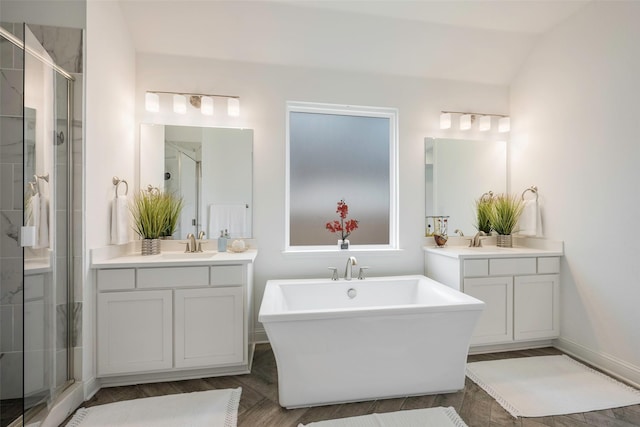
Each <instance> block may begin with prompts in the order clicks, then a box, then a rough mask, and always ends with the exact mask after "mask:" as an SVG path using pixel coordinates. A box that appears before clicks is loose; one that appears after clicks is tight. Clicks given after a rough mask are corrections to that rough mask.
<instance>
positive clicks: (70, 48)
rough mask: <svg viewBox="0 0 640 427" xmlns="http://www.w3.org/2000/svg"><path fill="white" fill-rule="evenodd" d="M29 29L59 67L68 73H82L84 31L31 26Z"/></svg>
mask: <svg viewBox="0 0 640 427" xmlns="http://www.w3.org/2000/svg"><path fill="white" fill-rule="evenodd" d="M29 29H30V30H31V32H32V33H33V35H34V36H36V38H37V39H38V41H39V42H40V44H41V45H42V47H44V48H45V50H46V51H47V52H48V53H49V55H50V56H51V58H52V59H53V61H54V62H55V63H56V64H57V65H58V66H60V67H61V68H63V69H64V70H65V71H67V72H68V73H81V72H82V30H79V29H76V28H61V27H50V26H45V25H31V24H29Z"/></svg>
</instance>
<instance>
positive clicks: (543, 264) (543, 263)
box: [538, 257, 560, 274]
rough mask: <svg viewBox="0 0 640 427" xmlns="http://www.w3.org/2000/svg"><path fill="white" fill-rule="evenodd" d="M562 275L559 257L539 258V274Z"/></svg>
mask: <svg viewBox="0 0 640 427" xmlns="http://www.w3.org/2000/svg"><path fill="white" fill-rule="evenodd" d="M553 273H560V258H559V257H544V258H538V274H553Z"/></svg>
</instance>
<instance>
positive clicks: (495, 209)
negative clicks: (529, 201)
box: [490, 194, 524, 248]
mask: <svg viewBox="0 0 640 427" xmlns="http://www.w3.org/2000/svg"><path fill="white" fill-rule="evenodd" d="M523 207H524V205H523V203H522V199H520V198H519V197H518V196H516V195H509V194H501V195H499V196H497V197H494V199H493V202H492V208H491V215H490V222H491V229H493V230H494V231H495V232H496V233H498V236H496V245H497V246H501V247H505V248H510V247H512V246H513V243H512V237H511V234H512V233H513V231H514V230H515V228H516V226H517V225H518V219H519V218H520V214H521V213H522V209H523Z"/></svg>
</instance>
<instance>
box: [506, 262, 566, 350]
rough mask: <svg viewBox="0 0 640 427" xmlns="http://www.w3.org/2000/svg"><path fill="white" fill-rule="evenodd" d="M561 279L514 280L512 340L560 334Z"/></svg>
mask: <svg viewBox="0 0 640 427" xmlns="http://www.w3.org/2000/svg"><path fill="white" fill-rule="evenodd" d="M559 283H560V276H559V275H557V274H539V275H536V276H516V278H515V282H514V309H513V313H514V319H513V325H514V326H513V327H514V339H516V340H532V339H542V338H556V337H558V335H559V334H560V319H559V317H560V305H559V303H560V286H559Z"/></svg>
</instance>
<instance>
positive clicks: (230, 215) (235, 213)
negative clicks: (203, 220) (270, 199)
mask: <svg viewBox="0 0 640 427" xmlns="http://www.w3.org/2000/svg"><path fill="white" fill-rule="evenodd" d="M220 230H227V231H228V232H229V237H230V238H232V239H233V238H241V237H248V236H247V205H246V204H245V203H242V204H240V203H237V204H224V205H209V236H211V238H212V239H213V238H216V237H218V236H219V235H220Z"/></svg>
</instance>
